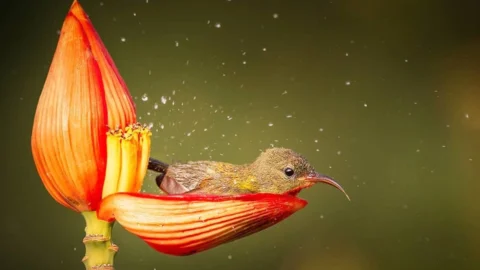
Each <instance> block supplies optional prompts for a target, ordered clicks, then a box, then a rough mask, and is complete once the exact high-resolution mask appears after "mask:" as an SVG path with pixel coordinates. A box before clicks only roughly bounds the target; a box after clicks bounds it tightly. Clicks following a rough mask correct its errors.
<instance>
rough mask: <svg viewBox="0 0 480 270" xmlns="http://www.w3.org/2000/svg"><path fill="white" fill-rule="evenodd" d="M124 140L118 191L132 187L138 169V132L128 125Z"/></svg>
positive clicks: (124, 190)
mask: <svg viewBox="0 0 480 270" xmlns="http://www.w3.org/2000/svg"><path fill="white" fill-rule="evenodd" d="M125 131H126V132H125V134H123V140H122V170H121V172H120V179H118V187H117V192H128V191H130V188H131V187H132V182H133V181H134V179H135V174H136V169H137V150H138V134H136V133H135V132H133V129H132V128H129V127H127V128H126V129H125Z"/></svg>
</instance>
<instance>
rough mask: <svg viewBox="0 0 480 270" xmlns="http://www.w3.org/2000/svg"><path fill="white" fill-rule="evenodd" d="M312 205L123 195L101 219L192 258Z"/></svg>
mask: <svg viewBox="0 0 480 270" xmlns="http://www.w3.org/2000/svg"><path fill="white" fill-rule="evenodd" d="M306 204H307V202H306V201H304V200H302V199H299V198H296V197H293V196H290V195H279V194H265V193H258V194H248V195H236V196H211V195H167V196H162V195H149V194H139V193H117V194H113V195H111V196H108V197H107V198H105V199H104V200H103V201H102V203H101V205H100V208H99V209H98V212H97V215H98V217H99V218H100V219H103V220H107V221H113V220H114V219H116V220H117V221H118V222H119V223H120V224H121V225H122V226H123V227H125V229H127V230H128V231H130V232H131V233H133V234H135V235H137V236H139V237H140V238H142V239H143V240H144V241H145V242H147V244H149V245H150V246H152V247H153V248H154V249H156V250H157V251H159V252H162V253H166V254H171V255H190V254H193V253H196V252H200V251H203V250H207V249H210V248H213V247H215V246H218V245H220V244H223V243H227V242H230V241H234V240H236V239H239V238H242V237H244V236H247V235H250V234H253V233H256V232H258V231H261V230H263V229H265V228H268V227H270V226H272V225H274V224H276V223H278V222H280V221H281V220H283V219H285V218H287V217H288V216H290V215H291V214H293V213H294V212H296V211H298V210H299V209H302V208H303V207H305V205H306Z"/></svg>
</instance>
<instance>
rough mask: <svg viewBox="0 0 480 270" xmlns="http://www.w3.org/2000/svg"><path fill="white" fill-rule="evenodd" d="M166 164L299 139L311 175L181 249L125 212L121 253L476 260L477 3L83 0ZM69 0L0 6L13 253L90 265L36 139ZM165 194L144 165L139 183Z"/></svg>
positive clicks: (152, 259) (233, 260) (10, 259)
mask: <svg viewBox="0 0 480 270" xmlns="http://www.w3.org/2000/svg"><path fill="white" fill-rule="evenodd" d="M81 3H82V5H83V7H84V8H85V10H86V11H87V13H88V14H89V15H90V18H91V20H92V22H93V24H94V25H95V27H96V29H97V31H98V32H99V33H100V35H101V37H102V39H103V41H104V43H105V44H106V46H107V48H108V49H109V51H110V54H111V55H112V57H113V58H114V60H115V62H116V64H117V66H118V68H119V69H120V72H121V74H122V76H123V77H124V79H125V80H126V82H127V84H128V86H129V88H130V91H131V93H132V95H133V97H134V98H135V102H136V104H137V108H138V115H139V118H141V119H140V120H141V121H142V122H144V123H149V124H151V125H152V130H153V145H152V155H153V156H154V157H157V158H159V159H162V160H165V161H167V162H175V161H187V160H201V159H213V160H220V161H228V162H232V163H247V162H250V161H252V160H253V159H254V158H255V157H256V156H257V155H258V153H259V151H260V150H261V149H265V148H268V147H271V146H283V147H288V148H293V149H295V150H296V151H298V152H300V153H302V154H303V155H305V156H306V157H307V158H308V159H309V160H310V162H311V163H313V164H314V165H315V166H316V168H317V170H318V171H320V172H323V173H325V174H328V175H331V176H333V177H334V178H336V179H337V180H338V181H339V182H340V183H341V184H342V185H343V186H344V188H345V189H346V190H347V191H348V193H349V194H350V196H351V197H352V201H351V202H348V201H347V200H346V199H345V197H344V196H343V195H342V194H341V193H340V192H338V191H336V190H334V189H333V188H331V187H328V186H325V185H317V186H315V187H313V188H311V189H308V190H306V191H304V192H302V193H301V194H300V197H302V198H304V199H307V200H308V201H309V205H308V206H307V207H306V208H305V209H303V210H302V211H300V212H298V213H296V214H294V215H293V216H291V217H290V218H288V219H287V220H285V221H284V222H282V223H280V224H278V225H277V226H275V227H272V228H270V229H267V230H265V231H262V232H260V233H258V234H255V235H253V236H250V237H247V238H244V239H241V240H238V241H236V242H233V243H229V244H226V245H223V246H220V247H218V248H215V249H212V250H210V251H207V252H203V253H200V254H197V255H193V256H189V257H172V256H167V255H163V254H159V253H156V252H155V251H154V250H152V249H151V248H149V247H148V246H147V245H146V244H145V243H143V242H142V241H141V240H140V239H137V238H136V237H134V236H132V235H130V234H129V233H127V232H126V231H125V230H124V229H123V228H122V227H121V226H116V227H115V228H114V240H115V242H116V244H118V245H119V246H120V252H119V254H118V256H117V258H116V266H117V269H150V270H151V269H168V270H175V269H198V270H201V269H252V270H253V269H281V270H284V269H298V270H310V269H331V270H359V269H372V270H380V269H382V270H384V269H389V270H393V269H480V199H479V195H478V191H479V190H480V182H479V177H480V167H479V162H480V140H479V135H480V134H479V133H480V17H479V16H478V10H479V7H480V4H479V3H478V1H465V0H460V1H448V0H423V1H413V0H397V1H380V0H372V1H360V0H344V1H334V0H329V1H324V0H316V1H312V0H310V1H293V0H290V1H287V0H283V1H281V0H265V1H260V0H256V1H255V0H208V1H195V0H187V1H174V0H141V1H133V0H132V1H113V0H104V1H96V0H95V1H93V0H91V1H89V0H84V1H81ZM70 4H71V2H70V1H68V0H67V1H41V2H39V1H31V0H25V1H3V2H2V3H1V4H0V6H1V10H2V16H1V17H0V20H1V22H0V28H1V32H0V33H1V40H2V42H1V44H2V48H3V50H2V51H3V56H2V60H1V61H0V66H1V73H0V74H1V88H2V89H1V93H2V97H1V107H0V109H1V115H2V123H3V132H2V135H1V136H2V138H3V140H2V141H3V142H4V146H3V149H4V150H3V153H4V154H3V159H2V160H3V162H1V164H2V165H1V166H2V177H1V179H2V192H1V194H2V195H1V200H0V205H1V209H0V210H1V222H0V237H1V243H2V244H1V249H2V250H1V255H0V256H1V260H2V267H5V269H83V264H82V263H81V262H80V259H81V258H82V256H83V254H84V248H83V244H82V242H81V240H82V237H83V236H84V232H83V229H84V223H83V219H82V217H81V216H80V215H78V214H75V213H73V212H72V211H69V210H67V209H65V208H63V207H61V206H60V205H58V204H57V203H56V202H55V201H54V200H53V199H52V198H51V197H50V196H49V195H48V193H47V192H46V190H45V188H44V187H43V185H42V183H41V181H40V179H39V177H38V175H37V173H36V170H35V167H34V164H33V161H32V157H31V153H30V132H31V127H32V120H33V116H34V113H35V107H36V102H37V99H38V97H39V95H40V92H41V90H42V87H43V83H44V80H45V77H46V74H47V71H48V67H49V64H50V61H51V59H52V56H53V53H54V50H55V46H56V42H57V39H58V31H59V29H60V28H61V25H62V22H63V19H64V17H65V15H66V12H67V10H68V8H69V6H70ZM143 189H144V191H146V192H157V190H156V186H155V184H154V177H153V176H152V175H149V176H148V179H146V182H145V185H144V187H143Z"/></svg>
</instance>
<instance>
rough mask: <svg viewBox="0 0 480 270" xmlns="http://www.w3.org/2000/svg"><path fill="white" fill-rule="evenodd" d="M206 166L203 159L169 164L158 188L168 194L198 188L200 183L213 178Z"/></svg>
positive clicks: (181, 192)
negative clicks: (201, 160)
mask: <svg viewBox="0 0 480 270" xmlns="http://www.w3.org/2000/svg"><path fill="white" fill-rule="evenodd" d="M208 166H209V164H208V162H205V161H203V162H189V163H183V164H173V165H170V166H169V167H168V170H167V173H166V175H165V177H164V178H163V180H162V182H161V184H160V188H161V189H162V190H163V191H164V192H166V193H168V194H183V193H186V192H189V191H193V190H195V189H198V188H199V186H200V183H202V182H204V181H205V180H208V179H212V178H213V177H212V172H211V170H210V169H209V168H208Z"/></svg>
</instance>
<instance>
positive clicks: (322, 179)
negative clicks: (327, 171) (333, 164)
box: [304, 172, 350, 201]
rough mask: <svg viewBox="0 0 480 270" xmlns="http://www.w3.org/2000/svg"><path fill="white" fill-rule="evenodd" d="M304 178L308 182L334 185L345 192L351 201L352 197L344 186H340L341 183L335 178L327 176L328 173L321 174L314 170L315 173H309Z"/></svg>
mask: <svg viewBox="0 0 480 270" xmlns="http://www.w3.org/2000/svg"><path fill="white" fill-rule="evenodd" d="M304 180H305V181H307V182H312V183H325V184H328V185H331V186H334V187H335V188H336V189H338V190H340V191H341V192H343V194H345V196H346V197H347V199H348V200H349V201H350V197H349V196H348V194H347V192H345V190H344V189H343V188H342V186H340V184H338V183H337V182H335V180H333V179H332V178H331V177H329V176H326V175H323V174H320V173H317V172H313V173H310V174H309V175H307V177H305V178H304Z"/></svg>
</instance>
